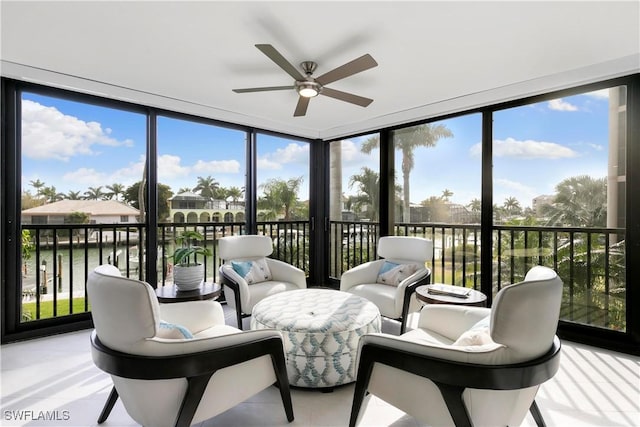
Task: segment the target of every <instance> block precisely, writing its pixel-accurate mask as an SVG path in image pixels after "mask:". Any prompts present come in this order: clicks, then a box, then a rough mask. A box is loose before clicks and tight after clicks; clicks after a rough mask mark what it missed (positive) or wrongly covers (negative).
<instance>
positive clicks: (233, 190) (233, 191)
mask: <svg viewBox="0 0 640 427" xmlns="http://www.w3.org/2000/svg"><path fill="white" fill-rule="evenodd" d="M226 196H227V198H229V197H230V198H231V200H232V201H234V202H237V201H238V200H240V199H242V197H243V196H244V190H243V189H242V188H240V187H229V188H227V190H226Z"/></svg>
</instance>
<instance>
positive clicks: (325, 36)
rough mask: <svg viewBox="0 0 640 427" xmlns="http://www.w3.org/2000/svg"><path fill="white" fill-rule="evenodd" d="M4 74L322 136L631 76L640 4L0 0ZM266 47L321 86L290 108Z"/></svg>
mask: <svg viewBox="0 0 640 427" xmlns="http://www.w3.org/2000/svg"><path fill="white" fill-rule="evenodd" d="M0 14H1V24H2V29H1V36H2V50H1V58H2V64H1V65H2V69H1V72H2V75H3V76H7V77H12V78H18V79H23V80H28V81H35V82H38V83H44V84H47V85H53V86H56V87H64V88H71V89H74V90H78V91H82V92H88V93H95V94H101V95H106V96H108V97H111V98H116V99H123V100H127V101H134V102H136V103H142V104H145V105H151V106H158V107H162V108H167V109H171V110H175V111H180V112H186V113H192V114H196V115H200V116H204V117H210V118H214V119H219V120H223V121H229V122H233V123H239V124H243V125H251V126H255V127H257V128H261V129H267V130H274V131H280V132H284V133H288V134H293V135H298V136H303V137H311V138H321V139H331V138H336V137H341V136H344V135H349V134H354V133H361V132H366V131H369V130H372V129H377V128H381V127H385V126H390V125H394V124H398V123H404V122H408V121H414V120H420V119H423V118H428V117H433V116H437V115H442V114H445V113H450V112H456V111H462V110H466V109H469V108H473V107H477V106H482V105H487V104H492V103H495V102H498V101H503V100H509V99H514V98H520V97H522V96H525V95H532V94H538V93H542V92H546V91H549V90H552V89H559V88H566V87H569V86H575V85H577V84H582V83H589V82H593V81H598V80H603V79H606V78H610V77H617V76H622V75H627V74H631V73H636V72H639V71H640V2H638V1H626V2H613V1H586V2H579V1H568V2H557V1H534V2H521V1H498V2H485V1H473V2H461V1H448V2H444V1H439V2H438V1H421V2H417V1H413V2H391V1H389V2H383V1H375V2H365V1H354V2H334V1H329V2H327V1H324V2H310V1H295V2H294V1H289V2H274V1H258V2H248V1H235V2H220V1H199V2H178V1H174V2H168V1H164V2H149V1H138V2H127V1H105V2H77V1H74V2H59V1H45V2H32V1H16V2H13V1H4V0H3V1H2V3H1V9H0ZM255 44H271V45H273V46H274V47H275V48H276V49H277V50H278V51H279V52H280V53H281V54H282V55H283V56H284V57H285V58H287V59H288V60H289V61H290V62H291V63H292V64H294V65H297V64H298V63H300V62H301V61H304V60H313V61H315V62H317V63H318V70H317V71H316V73H315V75H316V76H318V75H321V74H323V73H324V72H326V71H329V70H331V69H333V68H335V67H337V66H340V65H342V64H344V63H346V62H348V61H350V60H352V59H355V58H357V57H359V56H361V55H363V54H365V53H369V54H371V55H372V56H373V57H374V58H375V59H376V61H377V62H378V64H379V66H378V67H376V68H372V69H370V70H368V71H364V72H362V73H359V74H356V75H354V76H351V77H348V78H346V79H344V80H340V81H337V82H335V83H332V84H330V85H328V86H329V87H331V88H334V89H339V90H342V91H346V92H352V93H355V94H358V95H361V96H365V97H369V98H373V99H374V102H373V103H372V104H371V105H370V106H369V107H367V108H362V107H358V106H355V105H352V104H348V103H345V102H341V101H338V100H335V99H332V98H329V97H326V96H318V97H317V98H313V99H312V100H311V103H310V105H309V109H308V111H307V115H306V116H305V117H295V118H294V117H293V110H294V108H295V105H296V102H297V94H296V93H295V91H294V90H290V91H278V92H259V93H246V94H237V93H234V92H232V91H231V90H232V89H234V88H245V87H259V86H283V85H290V84H292V83H293V82H292V78H291V77H289V76H288V75H287V74H286V73H285V72H284V71H283V70H281V69H280V68H279V67H278V66H276V65H275V64H274V63H273V62H272V61H271V60H270V59H269V58H267V57H266V56H265V55H264V54H263V53H261V52H260V51H259V50H258V49H256V48H255V47H254V45H255Z"/></svg>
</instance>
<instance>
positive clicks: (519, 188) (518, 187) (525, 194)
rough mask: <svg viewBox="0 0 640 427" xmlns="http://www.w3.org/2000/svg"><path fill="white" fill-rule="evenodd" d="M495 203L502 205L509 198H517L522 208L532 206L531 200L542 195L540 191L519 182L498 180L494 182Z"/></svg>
mask: <svg viewBox="0 0 640 427" xmlns="http://www.w3.org/2000/svg"><path fill="white" fill-rule="evenodd" d="M493 192H494V199H493V203H495V204H497V205H501V204H502V203H503V202H504V200H505V199H506V198H507V197H515V198H516V199H518V201H519V202H520V206H521V207H523V208H524V207H525V206H530V205H531V200H533V198H534V197H537V196H539V195H540V190H539V189H536V188H533V187H530V186H528V185H526V184H523V183H521V182H518V181H512V180H510V179H505V178H498V179H496V180H495V181H494V190H493Z"/></svg>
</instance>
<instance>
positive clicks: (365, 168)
mask: <svg viewBox="0 0 640 427" xmlns="http://www.w3.org/2000/svg"><path fill="white" fill-rule="evenodd" d="M378 141H379V135H378V134H377V133H375V134H370V135H364V136H359V137H356V138H348V139H344V140H341V141H334V142H332V143H331V145H330V149H329V163H330V164H329V219H330V227H329V254H330V255H329V276H330V277H334V278H339V277H340V275H341V274H342V272H343V271H346V270H348V269H349V268H351V267H353V266H355V265H358V264H361V263H362V262H363V261H368V260H369V259H372V258H375V256H376V252H375V250H376V245H377V241H378V236H379V232H378V224H379V223H378V221H379V218H380V217H379V213H380V150H379V149H378Z"/></svg>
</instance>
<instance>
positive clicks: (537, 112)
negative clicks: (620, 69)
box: [492, 86, 627, 331]
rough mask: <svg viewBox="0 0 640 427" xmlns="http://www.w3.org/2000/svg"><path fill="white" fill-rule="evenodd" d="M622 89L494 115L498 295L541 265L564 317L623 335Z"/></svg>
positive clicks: (623, 174)
mask: <svg viewBox="0 0 640 427" xmlns="http://www.w3.org/2000/svg"><path fill="white" fill-rule="evenodd" d="M626 94H627V90H626V87H625V86H616V87H611V88H608V89H602V90H597V91H591V92H585V93H581V94H577V95H572V96H566V97H562V98H556V99H551V100H548V101H544V102H537V103H534V104H529V105H523V106H519V107H515V108H509V109H505V110H501V111H497V112H495V113H494V127H493V147H492V151H493V201H494V209H493V212H494V216H493V222H494V230H495V231H494V248H493V250H494V260H495V263H494V270H495V272H494V274H495V283H494V285H495V288H494V290H498V289H499V288H500V287H502V286H504V285H505V284H508V283H512V282H514V281H518V280H522V278H523V277H524V275H525V274H526V272H527V270H528V269H529V268H530V267H531V266H533V265H537V264H543V265H547V266H549V267H552V268H554V269H555V270H556V271H558V273H559V275H560V277H561V278H562V280H563V282H564V300H563V306H562V312H561V318H562V319H563V320H566V321H571V322H577V323H583V324H588V325H591V326H597V327H602V328H608V329H613V330H618V331H625V330H626V304H627V301H626V288H627V283H626V278H625V265H626V251H625V246H626V245H625V230H626V222H627V221H626V197H627V196H626V144H627V135H626V121H627V117H626V105H627V100H626Z"/></svg>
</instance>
